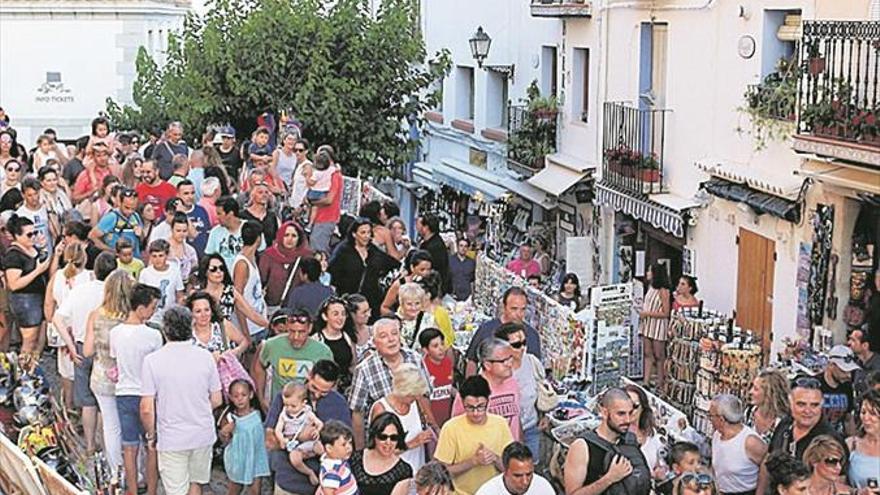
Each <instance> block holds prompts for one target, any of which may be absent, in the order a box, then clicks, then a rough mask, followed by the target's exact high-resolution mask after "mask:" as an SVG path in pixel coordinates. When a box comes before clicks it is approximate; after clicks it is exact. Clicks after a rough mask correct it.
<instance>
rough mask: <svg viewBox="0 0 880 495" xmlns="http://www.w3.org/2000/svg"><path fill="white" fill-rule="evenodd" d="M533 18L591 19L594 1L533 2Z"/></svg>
mask: <svg viewBox="0 0 880 495" xmlns="http://www.w3.org/2000/svg"><path fill="white" fill-rule="evenodd" d="M531 2H532V3H531V7H530V10H531V13H532V17H590V16H592V15H593V2H592V0H531Z"/></svg>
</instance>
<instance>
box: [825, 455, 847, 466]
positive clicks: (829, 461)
mask: <svg viewBox="0 0 880 495" xmlns="http://www.w3.org/2000/svg"><path fill="white" fill-rule="evenodd" d="M822 462H824V463H825V465H826V466H843V459H841V458H840V457H826V458H825V459H823V460H822Z"/></svg>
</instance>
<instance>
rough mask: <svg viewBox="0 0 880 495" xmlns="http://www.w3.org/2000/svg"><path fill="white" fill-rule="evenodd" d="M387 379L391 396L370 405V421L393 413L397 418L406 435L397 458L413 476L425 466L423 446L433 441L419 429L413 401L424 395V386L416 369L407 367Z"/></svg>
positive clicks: (418, 412)
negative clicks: (411, 470)
mask: <svg viewBox="0 0 880 495" xmlns="http://www.w3.org/2000/svg"><path fill="white" fill-rule="evenodd" d="M391 376H392V379H391V393H390V394H388V395H386V396H385V397H383V398H381V399H379V400H378V401H376V402H375V403H374V404H373V407H372V409H371V410H370V421H373V420H374V419H375V418H376V417H377V416H379V415H380V414H382V413H383V412H390V413H393V414H394V415H395V416H397V417H398V418H400V423H401V424H402V425H403V429H404V430H405V431H406V438H405V439H404V440H405V441H406V450H405V451H404V452H403V453H401V455H400V457H401V458H402V459H403V460H404V461H406V462H407V463H409V465H410V466H412V469H413V472H416V471H418V470H419V468H421V467H422V465H423V464H425V460H426V455H425V454H426V453H425V444H427V443H428V442H430V441H431V440H433V439H434V438H436V437H435V436H434V435H435V432H434V431H433V430H432V429H431V428H430V427H428V426H425V425H423V423H422V416H424V414H423V413H422V411H421V410H420V409H419V403H418V402H417V401H416V399H418V398H419V397H422V396H424V395H425V394H427V393H428V382H427V381H425V377H424V376H423V375H422V372H421V371H420V370H419V368H418V367H417V366H416V365H414V364H410V363H403V364H401V365H400V366H399V367H398V368H397V369H396V370H395V371H394V373H393V374H392V375H391Z"/></svg>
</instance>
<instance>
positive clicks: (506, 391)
mask: <svg viewBox="0 0 880 495" xmlns="http://www.w3.org/2000/svg"><path fill="white" fill-rule="evenodd" d="M487 381H488V380H487ZM489 387H490V390H491V391H492V395H491V396H490V397H489V408H488V412H489V413H490V414H497V415H498V416H501V417H503V418H504V419H506V420H507V424H508V425H509V426H510V433H511V435H513V439H514V440H516V441H520V440H521V439H522V427H521V426H520V423H519V383H517V381H516V378H513V377H510V378H508V379H507V380H505V381H504V382H503V383H501V385H498V386H495V387H493V386H492V383H491V382H489ZM462 413H464V405H463V404H462V403H461V395H459V394H456V396H455V400H454V401H453V403H452V417H453V418H454V417H456V416H461V414H462Z"/></svg>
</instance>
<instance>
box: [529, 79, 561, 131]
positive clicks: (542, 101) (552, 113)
mask: <svg viewBox="0 0 880 495" xmlns="http://www.w3.org/2000/svg"><path fill="white" fill-rule="evenodd" d="M526 96H527V101H528V110H529V112H531V113H532V114H533V115H534V116H535V117H536V118H538V119H541V120H545V121H550V120H554V119H555V118H556V115H558V114H559V100H558V99H557V98H556V96H555V95H550V96H541V90H540V89H538V81H537V80H533V81H532V83H531V84H529V87H528V89H526Z"/></svg>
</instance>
